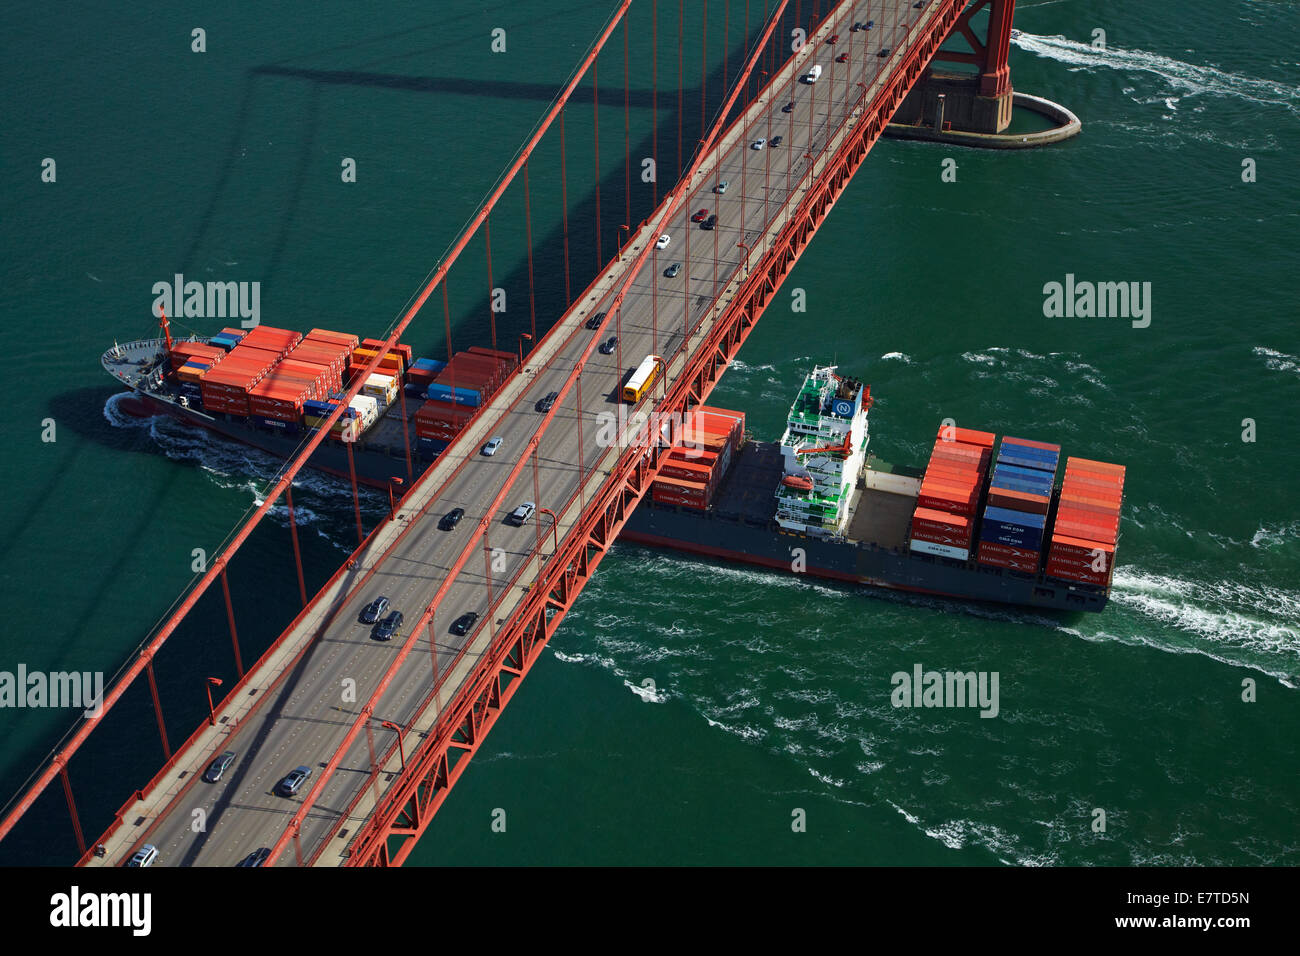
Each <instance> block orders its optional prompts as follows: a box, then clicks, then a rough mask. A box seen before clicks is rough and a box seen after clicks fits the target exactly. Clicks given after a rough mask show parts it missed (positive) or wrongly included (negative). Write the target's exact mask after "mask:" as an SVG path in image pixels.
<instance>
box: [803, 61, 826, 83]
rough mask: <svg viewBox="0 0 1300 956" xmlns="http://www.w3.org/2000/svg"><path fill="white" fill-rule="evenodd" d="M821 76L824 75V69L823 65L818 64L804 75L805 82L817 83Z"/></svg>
mask: <svg viewBox="0 0 1300 956" xmlns="http://www.w3.org/2000/svg"><path fill="white" fill-rule="evenodd" d="M821 75H822V68H821V65H820V64H818V65H816V66H814V67H813V68H812V69H811V70H809V71H808V72H807V73H805V74H804V75H803V81H804V82H805V83H816V82H817V77H819V76H821Z"/></svg>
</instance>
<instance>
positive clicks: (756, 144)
mask: <svg viewBox="0 0 1300 956" xmlns="http://www.w3.org/2000/svg"><path fill="white" fill-rule="evenodd" d="M766 145H767V140H765V139H756V140H754V142H752V143H751V144H750V146H749V148H750V149H762V148H763V147H764V146H766Z"/></svg>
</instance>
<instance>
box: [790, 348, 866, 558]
mask: <svg viewBox="0 0 1300 956" xmlns="http://www.w3.org/2000/svg"><path fill="white" fill-rule="evenodd" d="M870 395H871V390H870V389H869V388H867V387H866V386H864V385H863V384H862V383H861V382H859V381H858V380H857V379H853V378H847V377H844V376H841V375H839V374H837V373H836V370H835V368H834V367H832V366H820V367H817V368H814V369H813V370H812V371H811V372H810V373H809V374H808V375H807V377H805V378H804V382H803V385H802V386H801V387H800V389H799V394H798V395H797V396H796V397H795V400H794V404H793V405H791V406H790V416H789V418H788V419H787V421H786V428H785V434H783V435H782V436H781V442H780V448H781V461H782V465H783V475H782V478H781V481H780V482H779V483H778V484H777V486H776V489H775V494H776V520H777V523H778V524H780V525H781V527H783V528H786V529H788V530H790V531H794V532H797V533H799V534H810V535H818V536H823V537H834V536H839V535H842V534H844V531H845V529H846V528H847V526H848V522H849V517H850V512H849V502H850V501H851V499H852V496H853V489H854V486H855V485H856V484H857V481H858V477H859V475H860V474H861V473H862V466H863V463H864V462H865V461H866V453H867V442H868V440H869V436H868V433H867V410H868V408H869V407H870V405H871V400H870Z"/></svg>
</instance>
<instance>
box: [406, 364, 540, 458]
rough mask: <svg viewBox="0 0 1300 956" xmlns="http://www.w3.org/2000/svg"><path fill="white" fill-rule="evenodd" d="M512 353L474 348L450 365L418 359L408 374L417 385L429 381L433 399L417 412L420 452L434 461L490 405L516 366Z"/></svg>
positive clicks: (416, 428) (429, 394)
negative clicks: (479, 411)
mask: <svg viewBox="0 0 1300 956" xmlns="http://www.w3.org/2000/svg"><path fill="white" fill-rule="evenodd" d="M516 364H518V363H517V360H516V359H515V357H514V356H513V355H510V354H509V353H508V352H494V351H492V350H491V349H482V348H478V347H475V348H471V349H469V350H468V351H466V352H457V353H456V354H455V355H454V356H452V359H451V361H450V362H446V363H443V362H437V361H435V360H433V359H418V360H417V361H416V362H415V363H413V364H412V367H411V370H410V372H409V373H408V377H409V380H410V381H411V382H412V383H413V384H419V383H421V382H425V381H427V382H428V385H427V386H426V388H425V394H426V395H427V396H428V398H429V400H428V401H427V402H425V403H424V405H423V406H422V407H421V408H420V410H419V411H417V412H416V413H415V434H416V436H417V438H418V439H419V442H418V445H419V450H420V453H421V455H422V456H423V457H425V458H432V457H434V456H435V455H437V454H438V453H439V452H441V451H442V450H443V449H444V448H446V447H447V445H448V444H449V443H450V442H451V441H452V440H453V439H454V438H455V437H456V435H458V434H459V433H460V431H461V430H462V429H463V428H464V427H465V426H466V425H467V424H468V423H469V421H470V419H472V418H473V417H474V416H475V414H477V413H478V410H479V408H480V407H482V406H483V405H484V404H486V403H487V401H488V400H489V399H490V398H491V397H492V395H493V394H494V393H495V392H496V390H497V389H498V388H500V387H501V383H502V382H504V381H505V379H506V377H507V376H508V375H509V374H510V371H511V370H512V369H513V368H514V366H515V365H516Z"/></svg>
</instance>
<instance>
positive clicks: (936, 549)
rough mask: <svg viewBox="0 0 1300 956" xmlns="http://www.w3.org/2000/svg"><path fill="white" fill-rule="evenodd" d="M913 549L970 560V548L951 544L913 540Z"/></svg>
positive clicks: (955, 559)
mask: <svg viewBox="0 0 1300 956" xmlns="http://www.w3.org/2000/svg"><path fill="white" fill-rule="evenodd" d="M909 546H910V547H911V549H912V550H913V551H918V552H920V553H922V554H934V555H938V556H939V557H942V558H951V559H952V560H954V561H969V560H970V549H969V548H954V547H952V546H950V545H945V544H936V543H934V542H933V541H912V542H911V543H910V545H909Z"/></svg>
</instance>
